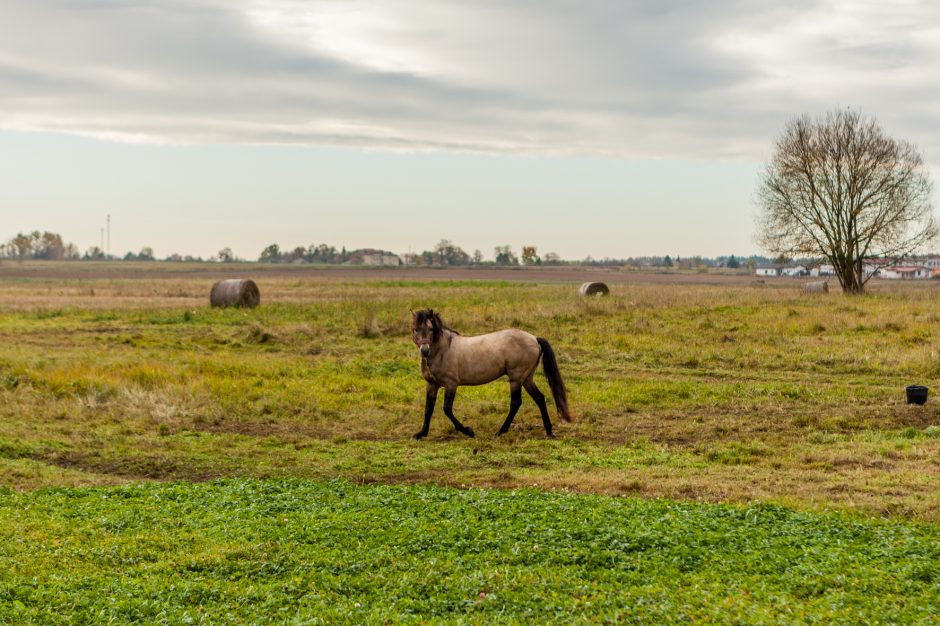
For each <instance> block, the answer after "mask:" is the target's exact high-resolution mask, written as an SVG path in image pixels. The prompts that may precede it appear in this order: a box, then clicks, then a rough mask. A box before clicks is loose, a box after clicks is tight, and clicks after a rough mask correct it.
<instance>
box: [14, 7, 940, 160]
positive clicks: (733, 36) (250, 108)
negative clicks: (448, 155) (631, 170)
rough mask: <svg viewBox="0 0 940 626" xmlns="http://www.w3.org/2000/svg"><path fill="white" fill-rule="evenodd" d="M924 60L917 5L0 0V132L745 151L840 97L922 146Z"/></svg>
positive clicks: (928, 81)
mask: <svg viewBox="0 0 940 626" xmlns="http://www.w3.org/2000/svg"><path fill="white" fill-rule="evenodd" d="M762 5H763V6H762ZM938 61H940V9H938V8H935V5H934V4H932V3H929V2H899V3H874V2H854V1H853V2H842V1H841V0H840V1H835V0H834V1H831V2H810V1H802V2H797V3H790V4H787V5H786V6H785V7H782V6H779V5H778V4H777V3H770V2H768V3H754V2H743V1H736V0H717V1H715V2H709V3H701V2H693V1H685V2H683V1H671V2H670V1H666V2H656V3H644V2H620V1H616V0H610V1H609V2H601V1H598V2H591V3H583V2H573V1H563V0H538V1H536V0H520V1H517V2H507V1H497V0H478V1H475V2H455V1H452V0H438V1H436V2H431V3H428V2H420V3H419V2H413V1H408V0H383V1H382V2H364V1H361V0H346V1H342V2H339V1H331V0H314V1H312V2H311V1H303V2H301V1H299V0H243V1H241V2H238V1H234V0H233V1H228V0H226V1H222V0H193V1H189V2H183V1H182V0H160V1H156V0H153V1H145V0H138V1H135V2H128V1H124V0H121V1H118V0H111V1H109V0H96V1H91V0H87V1H82V0H70V1H66V0H58V1H56V0H7V2H4V4H3V7H2V8H0V128H4V129H18V130H24V129H29V130H46V131H59V132H68V133H77V134H85V135H92V136H98V137H103V138H107V139H118V140H125V141H154V142H178V143H201V142H222V143H229V142H230V143H299V144H315V145H341V146H355V147H362V148H369V149H388V150H408V151H415V150H458V151H479V152H510V153H529V154H544V153H549V154H568V153H579V154H599V155H610V156H618V157H627V158H659V157H673V158H693V159H714V158H750V159H756V158H761V157H762V156H763V155H764V154H766V152H767V151H768V150H769V147H770V145H771V141H772V139H773V137H774V135H775V134H776V133H777V132H778V131H779V129H780V127H781V126H782V123H783V122H784V120H786V119H787V118H788V117H790V116H792V115H795V114H798V113H802V112H811V113H815V112H822V111H824V110H825V109H828V108H832V107H834V106H853V107H857V108H861V109H862V110H864V111H866V112H868V113H872V114H875V115H877V116H878V117H879V118H880V119H882V121H883V122H884V123H885V125H886V126H887V127H888V130H889V131H890V132H892V133H894V134H898V135H899V136H903V137H904V138H907V139H910V140H912V141H914V142H915V143H918V144H920V145H921V146H922V147H924V148H926V149H927V152H928V156H930V155H931V154H933V155H934V156H935V157H936V156H937V155H940V113H938V112H940V106H938V105H940V82H938V81H937V80H936V79H937V78H938V76H937V72H938V70H937V69H936V68H938V67H940V63H938Z"/></svg>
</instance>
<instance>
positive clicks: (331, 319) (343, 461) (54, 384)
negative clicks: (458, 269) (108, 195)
mask: <svg viewBox="0 0 940 626" xmlns="http://www.w3.org/2000/svg"><path fill="white" fill-rule="evenodd" d="M15 267H17V266H15V265H4V266H3V267H0V400H2V402H0V484H2V485H4V487H3V488H4V489H6V491H2V492H0V503H2V505H0V558H2V559H5V560H7V561H8V562H9V563H10V564H11V566H10V567H7V568H0V622H3V621H6V622H9V623H18V622H22V621H30V620H31V621H34V622H36V623H50V622H61V623H70V622H95V621H107V619H113V620H114V621H116V622H118V623H120V622H124V621H129V620H139V621H145V622H153V621H159V620H164V621H167V622H171V623H186V622H200V621H204V622H207V623H219V622H226V621H228V622H232V623H244V622H252V621H255V622H267V621H281V622H286V623H289V622H291V620H295V621H298V622H312V623H316V622H317V620H320V621H322V622H334V621H352V622H382V621H392V622H395V621H416V622H421V621H460V620H464V621H468V622H479V623H489V622H492V621H506V622H512V621H521V622H524V621H532V620H535V621H553V620H557V621H576V620H583V621H598V620H601V619H610V620H614V621H628V622H629V621H631V620H632V621H638V622H647V623H650V622H653V623H662V622H667V621H688V620H689V619H694V620H696V621H702V620H704V621H709V620H711V621H715V622H719V623H723V622H728V621H743V622H750V623H786V622H790V623H801V622H813V621H817V622H833V621H843V622H845V623H857V622H859V621H864V622H878V621H883V622H891V621H894V622H918V621H919V622H921V623H937V621H938V620H940V609H938V607H940V410H938V409H937V406H938V405H937V402H936V400H935V398H932V399H931V401H929V402H928V403H927V404H926V405H924V406H914V405H907V404H906V403H905V399H904V387H905V386H906V385H908V384H914V383H918V384H927V385H930V386H933V383H934V381H936V380H937V378H940V341H938V340H940V285H935V284H933V283H919V284H904V285H901V284H879V285H875V286H873V288H872V290H871V293H870V294H868V295H866V296H864V297H844V296H842V295H840V294H829V295H828V296H823V297H808V296H802V295H800V294H799V292H798V288H797V287H798V285H799V283H798V282H795V281H794V282H791V281H784V282H780V283H772V282H771V281H768V283H767V284H764V285H756V284H752V283H751V282H750V281H749V280H739V281H730V282H727V283H726V284H706V283H703V282H701V281H688V282H685V281H683V279H682V277H681V276H680V277H678V279H676V280H671V279H670V280H665V281H662V282H656V283H652V282H647V281H632V280H631V278H630V275H629V274H628V273H624V276H623V282H611V283H610V285H611V290H612V293H611V296H610V297H608V298H603V299H590V300H584V299H581V298H579V297H578V296H577V293H576V292H577V290H576V287H577V283H572V282H547V281H545V276H544V275H539V274H533V275H532V276H534V277H535V279H534V280H516V279H517V278H519V277H520V274H519V273H511V272H507V274H506V277H507V280H493V279H492V275H488V280H482V281H476V280H458V281H455V280H448V279H447V276H448V275H447V273H446V272H442V273H440V275H439V276H440V277H439V278H435V279H428V278H426V277H424V276H422V277H421V278H420V279H415V280H409V279H407V278H404V279H403V278H401V277H400V275H398V274H396V275H395V278H393V279H389V278H387V276H388V275H387V274H385V273H382V272H368V271H366V272H361V273H359V275H355V276H353V275H351V274H350V273H348V272H346V273H342V274H340V273H336V274H330V272H328V271H297V272H291V273H287V274H273V273H272V274H266V273H264V272H255V270H254V268H252V267H251V266H247V267H236V268H232V272H233V275H249V276H251V277H253V278H256V280H257V282H258V284H259V287H260V288H261V293H262V305H261V307H259V308H258V309H255V310H249V311H245V310H212V309H209V308H208V306H207V301H208V291H209V288H210V286H211V283H212V278H208V277H206V276H204V275H201V274H200V273H199V271H197V270H194V271H192V272H190V271H187V270H186V269H185V268H184V269H182V270H177V269H176V266H172V265H170V266H168V265H162V264H156V265H150V266H147V265H142V266H124V265H121V266H120V267H121V268H127V267H132V268H136V269H134V270H133V271H131V272H127V271H122V273H121V274H120V275H116V276H114V277H108V276H107V275H106V274H104V273H83V272H76V273H74V275H71V274H69V273H68V271H67V268H68V266H67V265H66V266H62V265H48V266H47V265H42V264H37V265H34V266H29V265H28V264H27V269H28V270H30V271H28V272H23V271H21V270H20V271H18V272H11V275H10V276H4V273H3V270H5V269H8V268H15ZM63 268H65V269H63ZM252 272H255V273H254V274H253V273H252ZM590 277H591V275H590V274H589V273H586V274H585V279H590ZM539 278H541V280H539ZM425 306H431V307H433V308H434V309H435V310H438V311H440V312H441V313H442V314H443V316H444V318H445V320H446V321H447V322H448V323H449V324H450V325H452V326H454V327H455V328H457V329H458V330H460V331H461V332H463V333H464V334H477V333H483V332H488V331H491V330H496V329H500V328H505V327H508V326H515V327H519V328H523V329H526V330H529V331H531V332H533V333H535V334H538V335H539V336H543V337H546V338H547V339H549V341H551V343H552V345H553V346H554V348H555V351H556V353H557V354H558V357H559V365H560V367H561V370H562V373H563V375H564V376H565V378H566V382H567V384H568V387H569V393H570V401H571V406H572V409H573V412H574V414H575V416H576V418H577V421H576V422H575V423H572V424H568V423H565V422H560V421H556V423H555V424H556V431H555V432H556V434H557V435H558V436H559V439H558V440H555V441H549V440H546V439H545V438H544V433H543V431H542V427H541V422H540V419H539V417H538V412H537V409H536V408H535V406H534V404H533V403H532V402H531V401H530V400H529V399H528V398H527V397H524V398H523V407H522V409H521V411H520V413H519V415H518V416H517V418H516V421H515V423H514V425H513V429H512V430H511V431H510V433H509V434H508V435H506V436H504V437H502V438H500V439H494V438H493V437H492V434H493V433H495V432H496V430H497V429H498V427H499V425H500V424H501V422H502V420H503V419H504V417H505V414H506V411H507V409H508V385H507V384H506V383H504V382H497V383H493V384H491V385H488V386H484V387H478V388H461V390H460V391H459V392H458V396H457V401H456V403H455V412H456V413H457V415H458V417H459V418H460V419H461V420H462V421H463V422H464V423H466V424H468V425H470V426H472V427H473V428H474V429H475V431H476V433H477V438H475V439H467V438H465V437H463V436H462V435H459V434H457V433H455V432H454V430H453V427H452V426H451V424H450V422H449V421H448V420H447V419H446V418H445V417H444V416H443V415H442V413H441V408H440V406H439V407H438V412H437V413H436V415H435V418H434V420H433V421H432V424H431V434H430V436H429V438H428V439H426V440H424V441H421V442H415V441H412V440H411V435H412V434H413V433H414V432H416V431H417V430H418V429H419V428H420V425H421V417H422V412H423V401H424V397H423V396H424V393H423V389H424V383H423V380H422V379H421V377H420V374H419V370H418V359H417V351H416V349H415V348H414V346H413V344H412V343H411V341H410V334H409V323H410V313H409V309H413V308H419V307H425ZM538 381H539V384H540V386H541V387H542V388H543V390H544V391H545V392H546V393H547V391H548V390H547V384H546V383H545V381H544V378H542V377H541V374H540V375H539V378H538ZM938 390H940V388H938ZM933 391H937V390H933ZM550 410H551V411H552V415H553V416H554V408H553V407H552V406H551V404H550ZM207 481H208V482H207ZM166 483H169V484H166ZM87 487H93V488H90V489H89V488H87ZM480 488H498V489H497V490H490V489H482V490H481V489H480ZM612 496H613V497H612ZM282 514H283V515H282ZM345 600H348V602H346V601H345Z"/></svg>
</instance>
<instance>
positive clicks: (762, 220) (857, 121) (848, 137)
mask: <svg viewBox="0 0 940 626" xmlns="http://www.w3.org/2000/svg"><path fill="white" fill-rule="evenodd" d="M930 190H931V183H930V178H929V176H928V174H927V170H926V168H925V167H924V160H923V156H922V155H921V153H920V151H919V150H918V149H917V147H916V146H914V145H913V144H911V143H909V142H907V141H900V140H897V139H893V138H891V137H888V136H887V135H886V134H885V132H884V130H883V129H882V128H881V126H880V124H878V121H877V120H876V119H874V118H873V117H866V116H862V115H861V114H859V113H858V112H856V111H852V110H837V111H831V112H829V113H827V114H826V115H825V116H823V117H818V118H816V119H813V118H810V117H809V116H808V115H803V116H801V117H798V118H795V119H793V120H791V121H789V122H788V123H787V124H786V126H784V129H783V133H782V134H781V135H780V137H779V138H778V139H777V143H776V146H775V150H774V155H773V158H772V159H771V161H770V162H769V163H768V164H767V167H766V170H765V171H764V174H763V176H762V179H761V183H760V189H759V192H758V193H759V199H760V204H761V213H760V217H759V220H758V240H759V241H760V243H761V244H762V245H763V246H764V247H765V248H766V249H767V250H769V251H770V252H772V253H773V254H775V255H777V254H779V255H786V256H795V255H806V256H821V257H825V258H826V259H828V260H829V262H830V263H831V264H832V266H833V268H834V269H835V273H836V276H837V277H838V279H839V284H840V285H841V286H842V290H843V291H844V292H846V293H861V292H862V290H863V289H864V287H865V283H866V282H868V279H869V278H871V276H872V274H873V270H874V268H873V267H868V268H867V269H866V264H868V263H871V264H872V265H874V266H875V267H877V266H878V265H888V264H890V263H893V262H895V261H896V260H897V259H899V258H902V257H903V256H905V255H908V254H911V253H913V252H914V251H916V250H919V249H921V248H923V247H924V246H925V245H927V244H928V243H930V242H931V241H932V240H934V239H935V238H936V236H937V234H938V229H937V223H936V221H935V219H934V216H933V206H932V205H931V202H930Z"/></svg>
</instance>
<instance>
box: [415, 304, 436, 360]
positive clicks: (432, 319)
mask: <svg viewBox="0 0 940 626" xmlns="http://www.w3.org/2000/svg"><path fill="white" fill-rule="evenodd" d="M443 326H444V325H443V323H442V322H441V316H440V315H438V314H437V313H435V312H434V311H432V310H431V309H422V310H420V311H412V312H411V340H412V341H414V342H415V345H416V346H418V350H420V351H421V356H423V357H424V358H428V357H429V356H431V346H432V345H434V344H435V343H436V342H437V339H438V337H440V336H441V329H442V328H443Z"/></svg>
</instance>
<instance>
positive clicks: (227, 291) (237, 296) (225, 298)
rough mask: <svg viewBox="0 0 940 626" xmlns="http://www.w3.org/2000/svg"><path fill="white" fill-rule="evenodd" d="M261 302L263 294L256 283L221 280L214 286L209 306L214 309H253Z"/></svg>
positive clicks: (241, 280) (238, 279)
mask: <svg viewBox="0 0 940 626" xmlns="http://www.w3.org/2000/svg"><path fill="white" fill-rule="evenodd" d="M260 302H261V292H260V291H258V285H256V284H255V281H253V280H249V279H246V278H230V279H228V280H220V281H219V282H217V283H216V284H214V285H212V291H210V292H209V304H211V305H212V306H214V307H217V306H221V307H226V306H234V307H247V308H249V309H253V308H255V307H256V306H258V304H259V303H260Z"/></svg>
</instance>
